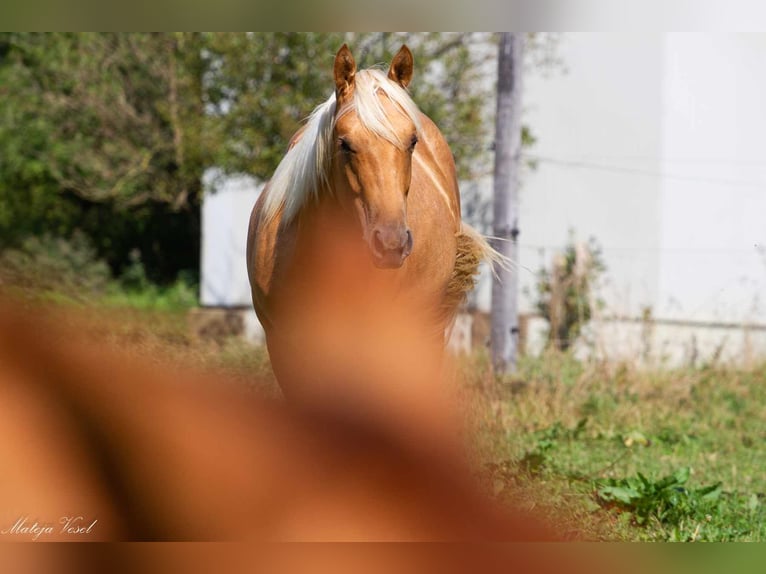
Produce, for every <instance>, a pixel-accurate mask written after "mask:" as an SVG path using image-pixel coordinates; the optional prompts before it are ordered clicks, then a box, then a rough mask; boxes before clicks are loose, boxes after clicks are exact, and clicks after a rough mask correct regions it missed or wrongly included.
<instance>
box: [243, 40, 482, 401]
mask: <svg viewBox="0 0 766 574" xmlns="http://www.w3.org/2000/svg"><path fill="white" fill-rule="evenodd" d="M412 72H413V58H412V54H411V52H410V50H409V49H408V48H407V47H406V46H402V48H401V49H400V50H399V52H398V53H397V54H396V56H395V57H394V59H393V61H392V62H391V66H390V68H389V70H388V74H385V73H383V72H382V71H380V70H376V69H367V70H361V71H357V70H356V63H355V61H354V58H353V56H352V55H351V52H350V51H349V49H348V47H347V46H345V45H344V46H343V47H342V48H341V49H340V50H339V51H338V53H337V55H336V57H335V65H334V76H335V92H334V93H333V94H332V95H331V96H330V97H329V98H328V99H327V101H325V102H324V103H323V104H321V105H319V106H318V107H317V108H316V109H315V110H314V112H313V113H312V114H311V116H310V117H309V119H308V121H307V123H306V124H305V126H303V128H302V129H301V130H300V131H299V132H298V133H297V134H296V135H295V136H294V137H293V139H292V141H291V143H290V147H289V149H288V151H287V154H286V155H285V157H284V158H283V159H282V161H281V163H280V164H279V166H278V167H277V169H276V171H275V173H274V175H273V177H272V179H271V180H270V182H269V183H268V185H267V186H266V188H265V190H264V192H263V193H262V194H261V197H260V198H259V200H258V201H257V202H256V204H255V207H254V209H253V212H252V215H251V218H250V228H249V236H248V246H247V247H248V254H247V265H248V274H249V277H250V284H251V287H252V295H253V304H254V307H255V310H256V312H257V314H258V317H259V319H260V321H261V323H262V324H263V326H264V328H265V331H266V337H267V345H268V348H269V353H270V356H271V360H272V365H273V367H274V371H275V374H276V376H277V379H278V380H279V382H280V386H281V387H282V389H283V390H284V391H285V392H286V393H287V394H288V395H290V394H295V393H296V389H295V388H294V385H293V383H292V382H290V381H294V380H300V381H301V383H302V384H304V385H305V384H306V381H307V380H308V379H309V377H308V376H307V372H308V371H312V370H313V371H315V372H316V365H315V364H311V363H310V360H309V359H308V358H306V357H307V354H308V355H310V354H311V353H309V352H308V349H310V347H311V346H312V345H313V344H315V342H316V339H317V336H318V335H317V333H316V332H315V331H313V327H314V326H316V325H317V324H319V323H322V322H324V321H325V319H326V317H328V316H330V315H333V316H334V319H336V320H337V319H338V314H341V315H342V314H345V315H346V317H347V319H348V321H347V323H346V324H347V326H348V329H349V330H348V332H347V333H346V338H345V342H344V343H343V344H346V343H349V342H351V343H353V344H355V345H360V344H364V343H365V342H366V344H374V343H373V342H372V341H374V333H372V335H373V336H372V339H365V337H364V336H363V335H362V332H361V331H359V329H360V326H361V325H362V324H364V323H365V322H367V321H368V320H369V317H368V316H367V313H368V312H369V311H370V309H371V308H372V307H374V306H376V305H378V304H379V302H380V301H381V300H383V299H385V300H387V301H397V302H398V303H399V308H400V309H407V313H414V314H416V315H417V316H418V317H419V318H420V319H421V320H422V321H421V324H422V325H423V328H424V332H423V336H424V337H427V338H429V339H430V340H433V341H434V347H435V348H436V347H439V348H440V351H441V350H443V345H444V340H445V335H446V333H447V332H448V330H449V328H450V327H451V325H452V323H453V321H454V317H455V314H456V312H457V308H458V306H459V304H460V303H461V302H462V301H463V300H464V297H465V294H466V292H467V291H468V290H469V289H470V288H472V287H473V282H474V276H475V274H476V272H477V269H478V265H479V262H480V261H481V260H482V259H483V258H489V257H491V255H492V253H493V252H492V250H491V248H490V247H489V245H488V244H487V243H486V242H485V241H484V240H483V238H482V237H481V236H480V235H479V234H478V233H476V232H475V231H474V230H472V229H471V228H470V227H469V226H467V225H466V224H464V223H462V221H461V213H460V196H459V191H458V184H457V176H456V170H455V163H454V158H453V157H452V153H451V152H450V149H449V146H448V145H447V142H446V141H445V139H444V137H443V136H442V134H441V133H440V132H439V129H438V128H437V127H436V125H435V124H434V123H433V122H432V121H431V120H430V119H429V118H428V117H427V116H426V115H424V114H423V113H422V112H420V111H419V109H418V108H417V106H416V105H415V103H414V102H413V101H412V99H411V98H410V96H409V94H408V93H407V91H406V88H407V86H408V84H409V83H410V80H411V78H412ZM333 269H337V270H338V272H337V273H335V275H334V276H333V274H332V273H328V270H333ZM341 270H342V272H341ZM349 274H350V275H349ZM352 276H353V277H352ZM320 277H323V278H324V279H325V280H326V283H325V285H323V286H319V285H318V281H319V280H320V279H319V278H320ZM319 292H321V293H324V294H326V295H327V294H333V293H334V294H335V297H334V298H333V297H332V295H329V296H326V297H325V298H324V299H322V300H318V299H317V293H319ZM336 346H337V345H336ZM323 353H324V350H323V351H322V352H319V351H316V352H315V353H314V358H316V355H323ZM323 356H324V355H323ZM338 368H339V369H340V368H341V367H340V366H339V367H338ZM335 375H337V373H333V376H335ZM317 376H319V375H317Z"/></svg>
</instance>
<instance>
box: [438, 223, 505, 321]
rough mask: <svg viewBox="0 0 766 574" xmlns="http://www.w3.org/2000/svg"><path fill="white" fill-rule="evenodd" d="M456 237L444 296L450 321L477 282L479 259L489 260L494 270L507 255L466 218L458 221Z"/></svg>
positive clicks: (482, 261) (481, 261) (501, 263)
mask: <svg viewBox="0 0 766 574" xmlns="http://www.w3.org/2000/svg"><path fill="white" fill-rule="evenodd" d="M455 239H456V240H457V252H456V257H455V267H454V269H453V270H452V277H451V278H450V281H449V283H448V284H447V289H446V293H445V298H444V310H445V313H446V315H447V317H448V321H449V323H452V321H453V320H454V317H455V316H456V314H457V310H458V309H459V307H460V306H461V305H463V304H464V303H465V301H466V298H467V296H468V293H469V292H470V291H471V290H472V289H473V288H474V287H475V286H476V280H477V279H478V275H479V265H480V264H481V263H487V264H489V265H490V267H491V268H492V272H493V273H494V272H495V267H496V266H499V267H505V266H507V265H508V259H507V258H506V257H504V256H503V255H502V254H500V253H499V252H498V251H497V250H496V249H495V248H493V247H492V246H491V245H490V243H489V241H487V239H486V238H485V237H484V236H483V235H482V234H481V233H479V232H478V231H476V230H475V229H474V228H473V227H471V226H470V225H468V224H467V223H465V222H463V223H461V225H460V230H459V231H458V232H457V233H456V234H455Z"/></svg>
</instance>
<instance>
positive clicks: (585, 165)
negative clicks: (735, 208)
mask: <svg viewBox="0 0 766 574" xmlns="http://www.w3.org/2000/svg"><path fill="white" fill-rule="evenodd" d="M524 158H525V159H528V160H531V161H537V162H540V163H547V164H551V165H558V166H562V167H572V168H579V169H589V170H594V171H603V172H611V173H622V174H629V175H639V176H645V177H655V178H659V179H674V180H678V181H691V182H696V183H707V184H712V185H726V186H732V187H747V188H756V189H764V188H766V182H763V181H758V182H756V181H752V182H751V181H742V180H733V179H725V178H711V177H702V176H695V175H681V174H673V173H667V172H663V171H655V170H651V169H642V168H637V167H625V166H620V165H608V164H599V163H592V162H587V161H579V160H568V159H561V158H555V157H548V156H541V155H535V154H524Z"/></svg>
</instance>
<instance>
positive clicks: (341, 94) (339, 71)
mask: <svg viewBox="0 0 766 574" xmlns="http://www.w3.org/2000/svg"><path fill="white" fill-rule="evenodd" d="M334 72H335V97H336V99H337V100H338V101H341V100H345V99H348V98H349V97H351V94H352V93H354V76H355V75H356V62H355V61H354V56H352V55H351V50H349V49H348V46H347V45H346V44H343V46H341V48H340V50H338V53H337V54H335V67H334Z"/></svg>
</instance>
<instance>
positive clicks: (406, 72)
mask: <svg viewBox="0 0 766 574" xmlns="http://www.w3.org/2000/svg"><path fill="white" fill-rule="evenodd" d="M413 65H414V61H413V59H412V52H410V49H409V48H408V47H407V46H405V45H402V47H401V48H399V51H398V52H397V53H396V56H394V59H393V60H391V67H390V68H389V69H388V77H389V78H391V79H392V80H393V81H394V82H396V83H397V84H399V85H400V86H401V87H403V88H406V87H407V86H408V85H409V83H410V80H412V68H413Z"/></svg>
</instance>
